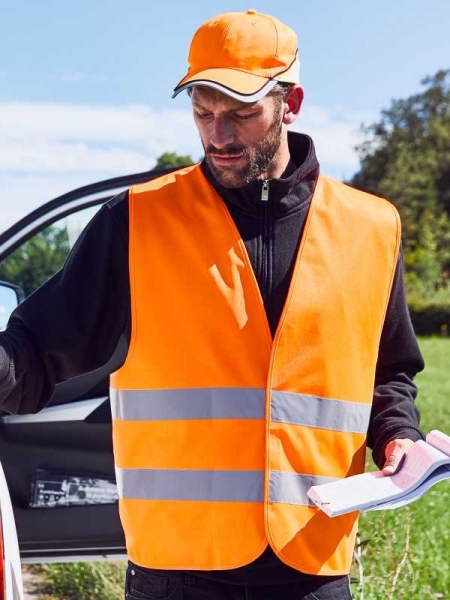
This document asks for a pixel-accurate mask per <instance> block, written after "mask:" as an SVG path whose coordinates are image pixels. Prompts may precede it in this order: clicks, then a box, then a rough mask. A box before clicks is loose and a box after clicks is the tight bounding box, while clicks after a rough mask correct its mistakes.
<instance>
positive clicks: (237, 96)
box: [172, 79, 279, 102]
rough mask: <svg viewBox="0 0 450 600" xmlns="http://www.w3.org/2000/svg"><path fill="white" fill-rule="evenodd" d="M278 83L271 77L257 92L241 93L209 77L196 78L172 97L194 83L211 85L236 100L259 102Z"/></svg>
mask: <svg viewBox="0 0 450 600" xmlns="http://www.w3.org/2000/svg"><path fill="white" fill-rule="evenodd" d="M277 83H279V82H278V81H277V80H276V79H269V80H268V81H267V83H265V84H264V85H263V86H262V88H260V89H259V90H258V91H257V92H254V93H253V94H239V93H238V92H236V91H235V90H232V89H230V88H228V87H225V86H224V85H221V84H220V83H217V82H216V81H210V80H208V79H196V80H195V81H188V82H187V83H185V84H183V85H180V87H177V88H176V89H175V90H174V92H173V94H172V98H175V96H178V94H179V93H180V92H182V91H183V90H187V89H188V88H190V87H193V86H194V85H204V86H205V87H211V88H213V89H215V90H218V91H219V92H222V93H223V94H226V95H227V96H230V97H231V98H234V99H235V100H240V101H241V102H257V101H258V100H261V98H264V96H266V95H267V94H268V93H269V92H270V90H271V89H272V88H274V87H275V86H276V84H277Z"/></svg>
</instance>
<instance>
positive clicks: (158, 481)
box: [116, 468, 335, 506]
mask: <svg viewBox="0 0 450 600" xmlns="http://www.w3.org/2000/svg"><path fill="white" fill-rule="evenodd" d="M116 478H117V488H118V492H119V497H120V498H126V499H133V500H180V501H181V500H195V501H205V502H263V501H264V472H263V471H180V470H176V469H172V470H162V469H119V468H117V469H116ZM334 480H335V478H333V477H314V476H312V475H298V474H297V473H283V472H280V471H273V472H271V474H270V483H269V488H270V491H269V497H270V501H271V502H281V503H286V504H299V505H305V506H314V505H313V503H312V502H311V500H310V499H309V498H308V496H307V495H306V492H307V491H308V490H309V488H310V487H311V486H312V485H321V484H322V483H329V482H330V481H334Z"/></svg>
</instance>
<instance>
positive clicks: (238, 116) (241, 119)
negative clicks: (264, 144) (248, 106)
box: [236, 113, 253, 121]
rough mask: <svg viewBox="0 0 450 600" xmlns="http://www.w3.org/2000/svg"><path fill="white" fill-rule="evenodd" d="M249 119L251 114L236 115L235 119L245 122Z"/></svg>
mask: <svg viewBox="0 0 450 600" xmlns="http://www.w3.org/2000/svg"><path fill="white" fill-rule="evenodd" d="M250 117H253V113H250V114H247V115H236V118H237V119H239V120H240V121H245V119H250Z"/></svg>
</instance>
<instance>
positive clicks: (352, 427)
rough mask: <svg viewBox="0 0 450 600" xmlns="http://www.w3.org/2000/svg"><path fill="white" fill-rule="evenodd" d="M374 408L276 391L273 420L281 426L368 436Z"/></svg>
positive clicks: (272, 400)
mask: <svg viewBox="0 0 450 600" xmlns="http://www.w3.org/2000/svg"><path fill="white" fill-rule="evenodd" d="M371 408H372V407H371V405H370V404H362V403H359V402H349V401H346V400H333V399H332V398H320V397H318V396H308V395H306V394H295V393H293V392H279V391H273V392H272V394H271V418H272V421H277V422H280V423H291V424H293V425H305V426H307V427H317V428H319V429H332V430H335V431H344V432H349V433H361V434H366V433H367V429H368V427H369V419H370V411H371Z"/></svg>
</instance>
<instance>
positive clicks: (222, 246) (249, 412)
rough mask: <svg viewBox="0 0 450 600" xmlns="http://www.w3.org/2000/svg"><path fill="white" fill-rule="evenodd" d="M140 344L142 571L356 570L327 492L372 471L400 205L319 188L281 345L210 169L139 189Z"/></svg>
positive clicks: (134, 515) (135, 199) (125, 443)
mask: <svg viewBox="0 0 450 600" xmlns="http://www.w3.org/2000/svg"><path fill="white" fill-rule="evenodd" d="M129 211H130V248H129V257H130V258H129V265H130V285H131V311H132V333H131V341H130V346H129V351H128V356H127V358H126V361H125V363H124V365H123V366H122V367H121V368H120V369H119V370H118V371H116V372H115V373H114V374H113V375H112V376H111V387H112V389H111V401H112V413H113V438H114V454H115V463H116V474H117V483H118V489H119V498H120V500H119V509H120V515H121V520H122V524H123V527H124V531H125V535H126V540H127V549H128V553H129V557H130V559H131V560H132V561H133V562H135V563H137V564H138V565H141V566H143V567H152V568H160V569H208V570H209V569H231V568H235V567H239V566H243V565H245V564H248V563H250V562H251V561H253V560H254V559H256V558H257V557H258V556H259V555H260V554H261V553H262V552H263V550H264V549H265V548H266V546H267V544H270V546H271V547H272V548H273V550H274V552H275V553H276V554H277V555H278V557H279V558H280V559H281V560H282V561H283V562H285V563H287V564H288V565H290V566H292V567H294V568H296V569H298V570H300V571H303V572H306V573H314V574H323V575H336V574H344V573H348V571H349V569H350V564H351V558H352V551H353V547H354V540H355V535H356V528H357V513H351V514H349V515H344V516H341V517H336V518H333V519H330V518H329V517H327V516H326V515H325V514H324V513H323V512H321V511H319V510H318V509H317V508H314V507H313V506H311V503H310V501H309V500H308V498H307V496H306V492H307V490H308V489H309V487H310V486H311V485H313V484H318V483H322V482H327V481H330V480H333V479H336V478H342V477H346V476H348V475H353V474H356V473H360V472H362V471H363V469H364V459H365V445H366V434H367V429H368V425H369V420H370V410H371V402H372V397H373V386H374V375H375V367H376V363H377V355H378V346H379V341H380V335H381V331H382V327H383V321H384V316H385V312H386V308H387V304H388V300H389V294H390V290H391V285H392V280H393V276H394V272H395V268H396V262H397V253H398V247H399V240H400V223H399V219H398V215H397V213H396V211H395V209H394V208H393V206H392V205H391V204H389V203H388V202H387V201H385V200H382V199H380V198H376V197H374V196H370V195H368V194H365V193H363V192H359V191H357V190H355V189H352V188H350V187H347V186H346V185H344V184H341V183H338V182H337V181H334V180H331V179H328V178H325V177H323V176H321V177H319V180H318V183H317V185H316V189H315V192H314V195H313V198H312V201H311V207H310V209H309V214H308V217H307V221H306V224H305V228H304V233H303V236H302V240H301V244H300V247H299V250H298V255H297V259H296V265H295V269H294V273H293V276H292V281H291V285H290V289H289V292H288V296H287V299H286V303H285V307H284V311H283V313H282V316H281V318H280V322H279V326H278V330H277V332H276V335H275V338H274V339H273V341H272V338H271V334H270V330H269V325H268V321H267V317H266V314H265V310H264V306H263V304H262V299H261V295H260V292H259V288H258V284H257V282H256V279H255V276H254V273H253V270H252V267H251V265H250V262H249V258H248V255H247V253H246V250H245V246H244V243H243V241H242V239H241V238H240V236H239V233H238V231H237V230H236V227H235V225H234V223H233V221H232V219H231V217H230V215H229V213H228V211H227V209H226V207H225V204H224V202H223V201H222V199H221V198H220V196H219V195H218V194H217V192H216V191H215V190H214V188H213V187H212V186H211V185H210V184H209V182H208V181H207V180H206V178H205V177H204V175H203V174H202V172H201V170H200V168H199V167H198V166H194V167H188V168H186V169H182V170H180V171H177V172H176V173H172V174H170V175H167V176H164V177H162V178H160V179H157V180H154V181H151V182H149V183H147V184H144V185H139V186H136V187H134V188H132V189H131V190H130V194H129Z"/></svg>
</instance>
